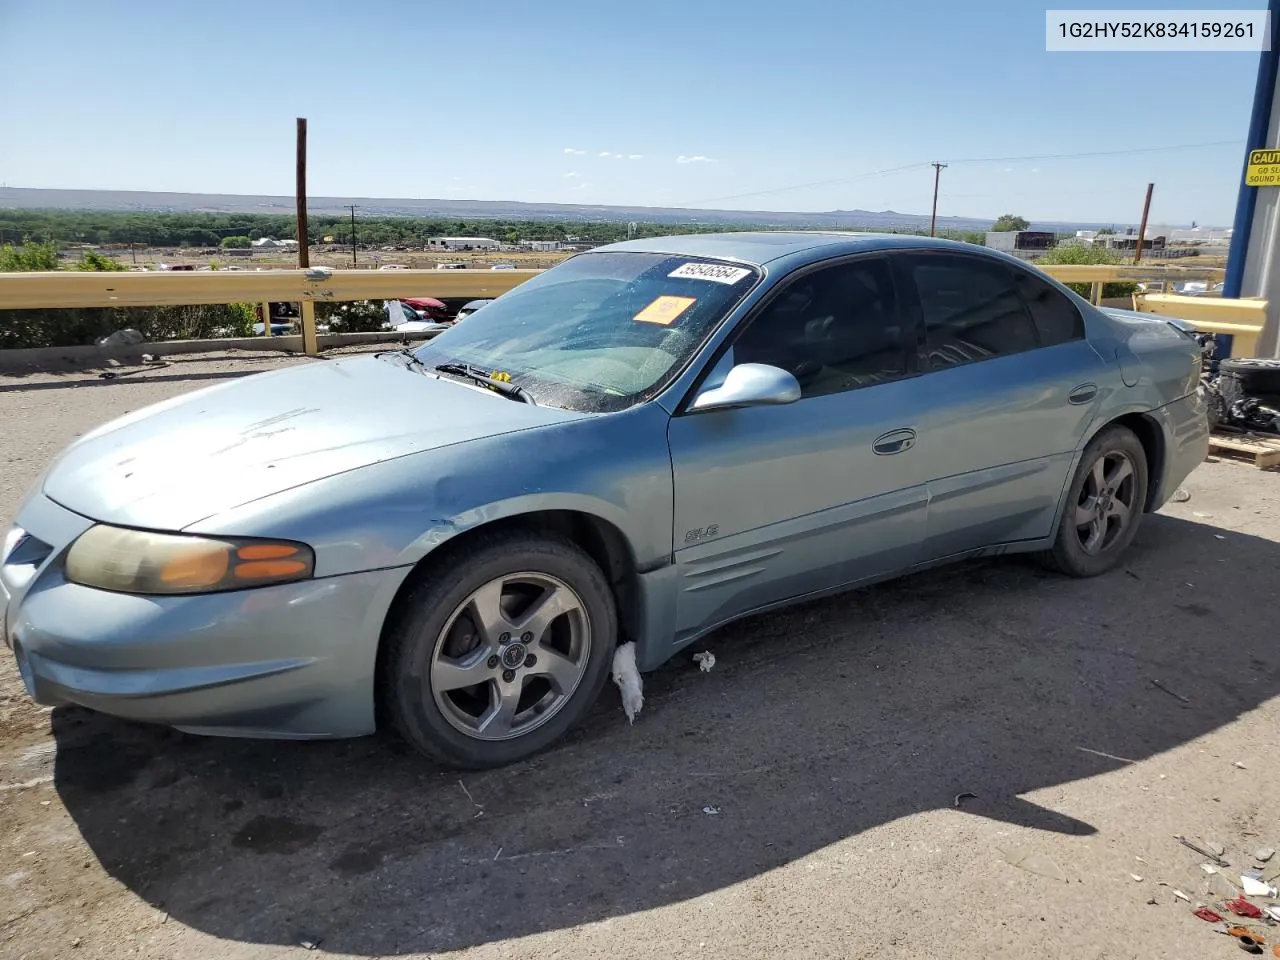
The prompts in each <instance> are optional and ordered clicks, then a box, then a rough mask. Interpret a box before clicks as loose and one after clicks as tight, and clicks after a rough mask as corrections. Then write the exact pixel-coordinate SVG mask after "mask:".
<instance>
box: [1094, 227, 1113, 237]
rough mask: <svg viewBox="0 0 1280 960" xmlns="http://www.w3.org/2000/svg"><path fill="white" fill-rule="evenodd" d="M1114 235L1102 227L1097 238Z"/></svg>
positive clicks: (1108, 229) (1110, 230) (1107, 228)
mask: <svg viewBox="0 0 1280 960" xmlns="http://www.w3.org/2000/svg"><path fill="white" fill-rule="evenodd" d="M1114 235H1115V231H1114V230H1112V229H1111V228H1110V227H1103V228H1102V229H1101V230H1099V231H1098V236H1100V237H1107V236H1114Z"/></svg>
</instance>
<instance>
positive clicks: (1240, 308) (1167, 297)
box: [1133, 293, 1267, 357]
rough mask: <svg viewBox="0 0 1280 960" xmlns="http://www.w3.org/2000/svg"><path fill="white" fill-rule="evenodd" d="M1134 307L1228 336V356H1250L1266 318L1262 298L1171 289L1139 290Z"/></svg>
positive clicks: (1265, 309) (1254, 350) (1202, 329)
mask: <svg viewBox="0 0 1280 960" xmlns="http://www.w3.org/2000/svg"><path fill="white" fill-rule="evenodd" d="M1133 306H1134V309H1135V310H1138V311H1140V312H1142V313H1154V314H1157V315H1159V316H1162V317H1177V318H1179V319H1181V320H1186V321H1187V322H1188V323H1191V324H1194V325H1195V328H1196V329H1197V330H1200V331H1202V332H1204V333H1216V334H1221V335H1227V336H1230V337H1231V356H1233V357H1252V356H1255V355H1256V353H1257V349H1258V338H1259V337H1260V336H1261V335H1262V328H1263V325H1264V324H1265V323H1266V319H1267V301H1266V300H1224V299H1222V298H1221V297H1182V296H1177V295H1176V294H1171V293H1148V294H1140V295H1138V296H1135V297H1134V298H1133Z"/></svg>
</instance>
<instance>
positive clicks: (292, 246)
mask: <svg viewBox="0 0 1280 960" xmlns="http://www.w3.org/2000/svg"><path fill="white" fill-rule="evenodd" d="M253 249H254V250H260V251H267V250H297V249H298V241H297V240H273V239H272V238H271V237H259V238H258V239H257V240H254V241H253Z"/></svg>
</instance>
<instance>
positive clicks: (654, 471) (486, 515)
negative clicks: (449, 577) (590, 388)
mask: <svg viewBox="0 0 1280 960" xmlns="http://www.w3.org/2000/svg"><path fill="white" fill-rule="evenodd" d="M668 419H669V416H668V414H667V412H666V411H665V410H663V409H662V408H661V407H659V406H658V405H657V404H644V405H641V406H640V407H636V408H633V409H631V410H628V411H623V412H621V413H617V414H602V415H599V416H593V417H587V418H583V419H580V420H574V421H570V422H567V423H558V424H551V425H547V426H544V427H537V428H533V429H529V430H523V431H519V432H516V433H508V434H504V435H501V436H497V437H488V438H483V439H478V440H472V441H466V442H463V443H457V444H453V445H451V446H448V447H443V448H439V449H435V450H430V451H424V452H422V453H417V454H410V455H408V456H404V457H400V458H397V459H394V460H387V461H383V462H381V463H376V464H371V465H370V466H367V467H362V468H359V469H356V470H352V471H349V472H347V473H344V474H340V475H338V476H333V477H328V478H325V479H324V480H319V481H316V482H314V483H309V484H306V485H304V486H301V487H296V488H294V489H292V490H287V491H284V492H282V493H279V494H276V495H273V496H269V497H264V498H262V499H261V500H257V501H254V502H252V503H249V504H245V505H243V506H240V507H237V508H234V509H232V510H228V511H225V512H223V513H221V514H218V515H216V516H214V517H211V518H209V519H207V520H203V521H201V522H200V523H197V524H194V525H193V526H192V527H190V528H189V530H190V531H191V532H193V533H209V534H221V535H225V536H229V535H238V536H264V537H279V538H283V539H293V540H300V541H302V542H304V543H308V544H310V545H311V546H312V548H313V549H314V550H315V551H316V575H317V576H336V575H339V574H344V573H355V572H360V571H364V570H375V569H382V568H388V567H401V566H411V565H413V564H416V563H418V562H419V561H420V560H421V559H422V558H423V557H425V556H426V555H427V554H428V553H430V552H431V551H432V550H435V549H437V548H439V547H440V546H441V545H442V544H443V543H446V542H448V541H449V540H450V539H452V538H453V537H456V536H458V535H459V534H461V533H463V532H465V531H467V530H470V529H474V528H475V527H477V526H479V525H481V524H484V523H489V522H492V521H494V520H500V519H506V518H510V517H514V516H519V515H521V514H526V513H530V512H534V511H538V510H575V511H579V512H583V513H587V514H590V515H593V516H596V517H599V518H600V519H603V520H606V521H608V522H609V523H611V524H613V525H614V526H615V527H617V528H618V530H619V531H621V533H622V535H623V537H624V538H625V539H626V541H627V543H628V546H629V547H630V549H631V552H632V555H633V557H634V558H635V561H636V564H637V566H638V567H639V568H640V569H646V568H649V567H653V566H658V565H661V564H662V563H664V562H669V561H670V557H671V550H672V499H673V496H672V480H671V455H670V452H669V450H668V447H667V439H666V430H667V421H668Z"/></svg>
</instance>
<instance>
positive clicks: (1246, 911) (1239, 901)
mask: <svg viewBox="0 0 1280 960" xmlns="http://www.w3.org/2000/svg"><path fill="white" fill-rule="evenodd" d="M1223 906H1224V907H1226V908H1227V909H1228V910H1230V911H1231V912H1232V913H1234V914H1235V915H1236V916H1237V917H1249V918H1250V919H1253V920H1261V919H1262V911H1261V910H1259V909H1258V908H1257V907H1255V906H1254V905H1253V904H1252V903H1250V902H1249V901H1248V900H1246V899H1245V898H1244V897H1236V898H1235V899H1234V900H1228V901H1227V902H1226V903H1224V904H1223Z"/></svg>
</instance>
